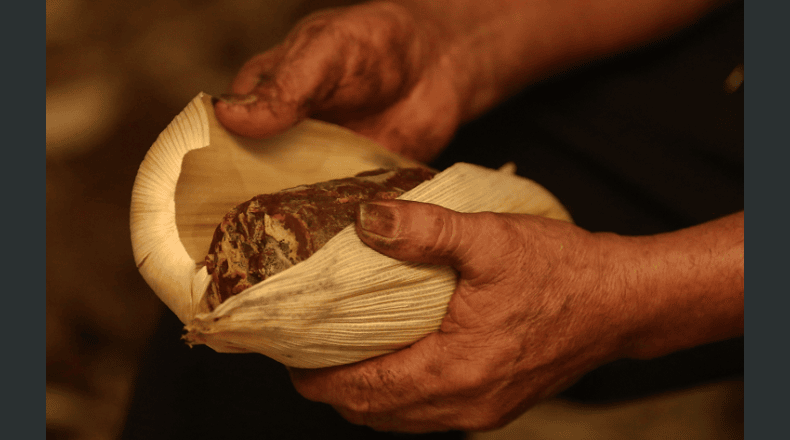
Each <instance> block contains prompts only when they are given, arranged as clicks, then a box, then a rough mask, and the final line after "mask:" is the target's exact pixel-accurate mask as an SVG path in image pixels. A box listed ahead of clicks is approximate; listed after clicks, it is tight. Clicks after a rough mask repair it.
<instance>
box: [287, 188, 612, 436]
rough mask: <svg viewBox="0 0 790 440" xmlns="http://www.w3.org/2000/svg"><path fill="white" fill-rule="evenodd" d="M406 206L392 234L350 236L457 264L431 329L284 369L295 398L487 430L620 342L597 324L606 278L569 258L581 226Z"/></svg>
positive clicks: (396, 419) (385, 419) (380, 423)
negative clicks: (358, 356)
mask: <svg viewBox="0 0 790 440" xmlns="http://www.w3.org/2000/svg"><path fill="white" fill-rule="evenodd" d="M407 205H408V206H406V208H408V209H404V212H402V213H401V217H400V226H398V227H397V228H398V229H399V232H398V234H397V237H396V238H395V239H387V238H382V237H380V236H378V235H376V234H373V233H371V232H370V231H366V230H364V229H362V228H358V233H359V236H360V238H362V240H363V241H364V242H365V243H366V244H368V245H369V246H371V247H373V248H374V249H376V250H378V251H380V252H382V253H384V254H385V255H389V256H392V257H395V258H398V259H403V260H408V261H417V262H424V263H434V264H451V265H452V266H453V267H454V268H455V269H456V270H457V271H458V273H459V282H458V288H457V290H456V292H455V294H454V295H453V297H452V299H451V301H450V304H449V308H448V312H447V315H446V317H445V319H444V321H443V322H442V325H441V329H440V331H439V332H437V333H434V334H431V335H429V336H427V337H426V338H424V339H422V340H420V341H419V342H417V343H416V344H414V345H413V346H411V347H409V348H407V349H405V350H402V351H399V352H396V353H393V354H390V355H386V356H382V357H379V358H374V359H370V360H367V361H363V362H360V363H356V364H353V365H349V366H340V367H333V368H326V369H321V370H297V369H292V370H291V376H292V379H293V383H294V385H295V386H296V389H297V390H298V391H299V392H300V393H301V394H303V395H304V396H305V397H307V398H309V399H312V400H317V401H322V402H327V403H330V404H332V405H334V406H335V408H336V409H337V410H338V411H339V412H340V414H342V415H343V416H344V417H345V418H347V419H348V420H350V421H352V422H354V423H359V424H366V425H369V426H372V427H374V428H376V429H380V430H394V431H407V432H426V431H435V430H447V429H467V430H478V429H489V428H494V427H497V426H501V425H502V424H504V423H505V422H508V421H510V420H511V419H513V418H514V417H516V416H517V415H518V414H520V413H521V412H523V411H524V410H525V409H526V408H527V407H529V406H530V405H532V404H534V403H535V402H536V401H537V400H538V399H540V398H542V397H546V396H550V395H552V394H553V393H555V392H558V391H559V390H560V389H562V388H563V387H565V386H567V385H569V384H570V383H571V382H573V381H574V380H575V379H576V378H578V377H579V376H580V375H581V374H583V373H584V372H586V371H588V370H589V369H591V368H592V367H594V366H595V365H598V364H600V363H602V362H604V361H606V360H608V359H610V358H612V357H613V356H614V355H616V354H617V350H619V347H622V341H621V338H620V335H619V334H618V333H617V332H614V331H613V332H611V333H610V332H608V331H607V330H608V329H607V327H613V328H614V327H615V323H614V322H611V321H609V322H608V324H602V323H607V320H609V319H610V318H611V316H610V315H611V312H612V311H613V310H617V309H618V308H620V307H619V306H618V305H617V301H616V300H615V298H612V297H607V292H605V291H604V290H602V289H600V288H598V287H596V286H602V285H606V280H604V279H602V274H603V273H605V271H603V270H599V268H598V267H596V266H595V264H590V263H586V262H584V263H579V261H586V259H581V258H578V256H579V254H590V253H593V252H600V250H599V249H601V247H600V246H599V245H598V244H597V241H598V239H597V238H596V237H595V236H593V234H590V233H588V232H585V231H583V230H581V229H580V228H577V227H575V226H573V225H571V224H568V223H565V222H560V221H555V220H548V219H543V218H539V217H533V216H526V215H501V214H491V213H481V214H458V213H454V212H452V211H449V210H446V209H443V208H440V207H438V206H434V205H428V204H419V203H409V204H407ZM382 215H383V216H384V217H385V218H386V216H387V215H388V214H387V213H384V214H382ZM382 215H378V216H377V215H376V213H373V214H372V215H371V214H370V213H368V215H367V217H368V219H367V222H368V223H373V224H374V226H373V227H374V228H381V227H382V225H381V223H382V222H381V221H377V220H376V219H377V217H381V216H382ZM384 229H385V230H386V229H387V227H386V226H384ZM524 243H530V246H524V245H523V244H524ZM593 260H594V261H598V262H600V261H601V259H600V258H597V256H596V258H594V259H593ZM568 280H571V281H572V282H571V283H567V281H568Z"/></svg>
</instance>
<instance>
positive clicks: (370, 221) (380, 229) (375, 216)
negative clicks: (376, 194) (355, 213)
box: [359, 202, 400, 238]
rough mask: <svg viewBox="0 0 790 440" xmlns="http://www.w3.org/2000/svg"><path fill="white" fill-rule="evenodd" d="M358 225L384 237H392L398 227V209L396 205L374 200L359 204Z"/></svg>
mask: <svg viewBox="0 0 790 440" xmlns="http://www.w3.org/2000/svg"><path fill="white" fill-rule="evenodd" d="M359 226H360V227H361V228H362V229H363V230H365V231H367V232H369V233H371V234H375V235H378V236H380V237H384V238H394V237H395V236H396V235H398V228H399V227H400V211H399V209H398V208H397V207H395V206H391V205H383V204H379V203H375V202H371V203H363V204H362V205H360V206H359Z"/></svg>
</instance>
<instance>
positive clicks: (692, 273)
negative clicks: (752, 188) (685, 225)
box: [612, 212, 744, 358]
mask: <svg viewBox="0 0 790 440" xmlns="http://www.w3.org/2000/svg"><path fill="white" fill-rule="evenodd" d="M743 224H744V215H743V212H740V213H737V214H733V215H730V216H727V217H724V218H722V219H719V220H716V221H712V222H708V223H705V224H703V225H700V226H696V227H692V228H689V229H684V230H681V231H678V232H673V233H667V234H660V235H656V236H651V237H632V238H624V239H623V240H624V246H623V247H622V248H621V251H622V253H620V254H619V257H616V258H613V260H612V261H615V262H616V263H615V268H616V269H615V271H614V272H613V273H615V274H616V275H615V278H616V279H615V280H613V282H612V285H619V286H622V288H621V289H619V290H618V291H617V297H618V300H619V301H620V302H621V306H620V309H621V310H620V311H621V313H622V315H621V318H622V319H624V321H625V322H626V323H627V324H626V325H625V327H626V328H629V333H628V336H627V337H626V341H628V344H627V345H628V347H627V348H626V353H624V354H625V355H626V356H628V357H635V358H652V357H657V356H662V355H665V354H669V353H671V352H674V351H678V350H682V349H686V348H691V347H694V346H697V345H701V344H705V343H710V342H716V341H720V340H724V339H728V338H732V337H736V336H739V335H742V334H743V326H744V318H743V286H744V265H743V261H744V260H743V255H744V243H743V231H744V229H743Z"/></svg>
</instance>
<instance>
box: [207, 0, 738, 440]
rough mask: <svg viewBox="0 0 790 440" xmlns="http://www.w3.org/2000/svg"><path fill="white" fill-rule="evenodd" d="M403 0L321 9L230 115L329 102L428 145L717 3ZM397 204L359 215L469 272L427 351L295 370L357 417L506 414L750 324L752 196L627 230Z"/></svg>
mask: <svg viewBox="0 0 790 440" xmlns="http://www.w3.org/2000/svg"><path fill="white" fill-rule="evenodd" d="M397 3H399V4H398V5H396V4H393V3H389V2H375V3H370V4H364V5H359V6H353V7H349V8H344V9H336V10H330V11H325V12H321V13H318V14H315V15H312V16H310V17H308V18H306V19H305V20H303V21H302V22H301V23H300V24H299V25H298V26H297V27H296V28H295V29H294V30H293V31H292V32H291V33H290V35H289V36H288V37H287V39H286V40H285V41H284V42H283V43H282V44H281V45H280V46H278V47H276V48H274V49H272V50H270V51H268V52H265V53H263V54H261V55H258V56H256V57H255V58H253V59H252V60H250V61H249V62H248V63H247V64H246V65H245V66H244V67H243V68H242V69H241V71H240V73H239V75H238V76H237V78H236V79H235V81H234V83H233V84H232V88H231V91H232V92H233V93H235V94H239V95H243V96H235V97H229V98H228V99H226V100H225V101H224V102H218V103H217V104H216V105H215V110H216V114H217V118H218V119H219V120H220V122H222V123H223V124H224V125H225V126H226V127H227V128H228V129H230V130H232V131H234V132H237V133H239V134H241V135H245V136H250V137H266V136H269V135H273V134H275V133H279V132H281V131H283V130H286V129H287V128H289V127H290V126H292V125H293V124H295V123H296V122H298V121H299V120H301V119H303V118H305V117H314V118H318V119H323V120H327V121H330V122H334V123H338V124H341V125H344V126H346V127H348V128H351V129H352V130H355V131H357V132H358V133H360V134H362V135H365V136H368V137H369V138H371V139H373V140H375V141H377V142H379V143H380V144H382V145H383V146H385V147H386V148H388V149H390V150H392V151H395V152H398V153H401V154H403V155H405V156H408V157H410V158H413V159H417V160H421V161H428V160H430V159H432V158H434V157H436V156H437V155H438V153H439V152H440V151H441V150H442V148H444V146H445V145H446V144H447V142H448V141H449V140H450V139H451V137H452V136H453V134H454V131H455V130H456V128H457V127H458V125H459V123H461V122H464V121H467V120H470V119H472V118H473V117H475V116H477V115H480V114H482V113H483V112H485V111H486V110H487V109H490V108H491V107H492V106H493V105H495V104H496V103H497V102H501V101H502V100H504V99H506V98H507V96H509V95H510V94H512V93H513V92H514V91H516V90H519V89H521V88H522V87H524V86H526V85H528V84H531V83H533V82H534V81H537V80H540V79H543V78H546V77H548V76H549V75H551V74H552V73H555V72H558V71H560V70H562V69H564V68H568V67H571V66H574V65H578V64H580V63H583V62H587V61H590V60H593V59H596V58H598V57H602V56H609V55H611V54H613V53H616V52H620V51H622V50H625V49H628V48H633V47H639V46H640V45H644V44H645V43H646V42H649V41H655V40H656V39H657V38H660V37H662V36H667V35H669V34H671V33H672V32H674V31H676V30H677V29H680V28H681V27H683V26H686V25H689V24H691V23H694V22H696V21H697V20H699V18H700V17H701V16H702V15H704V13H705V12H706V11H707V10H709V9H710V8H711V7H712V6H714V5H715V3H717V2H715V1H710V0H691V1H689V2H673V1H671V0H600V1H596V2H580V1H573V0H569V1H540V0H538V1H530V2H524V1H520V0H519V1H510V0H496V1H492V2H474V3H470V4H468V5H465V4H463V3H464V2H463V0H458V1H457V2H450V1H436V2H419V1H411V0H402V1H398V2H397ZM247 94H251V95H249V96H247ZM250 98H252V99H250ZM234 101H235V102H237V104H233V102H234ZM239 103H241V104H239ZM379 205H381V206H389V208H390V209H385V208H381V207H379V208H377V209H372V208H371V209H363V212H362V214H361V215H360V219H359V220H358V224H357V232H358V234H359V236H360V238H361V239H362V240H363V241H364V242H365V243H366V244H367V245H369V246H370V247H372V248H373V249H375V250H377V251H379V252H381V253H383V254H385V255H389V256H391V257H394V258H398V259H402V260H406V261H416V262H430V263H437V264H449V265H451V266H453V267H454V268H455V269H456V270H457V271H458V273H459V283H458V287H457V290H456V292H455V294H454V295H453V297H452V299H451V301H450V304H449V308H448V313H447V315H446V317H445V319H444V321H443V323H442V326H441V329H440V330H439V331H438V332H436V333H434V334H431V335H429V336H427V337H425V338H424V339H422V340H420V341H418V342H417V343H415V344H414V345H412V346H411V347H408V348H406V349H403V350H401V351H398V352H396V353H393V354H390V355H386V356H381V357H378V358H374V359H370V360H367V361H363V362H359V363H356V364H352V365H346V366H338V367H332V368H327V369H319V370H297V369H292V370H291V377H292V380H293V383H294V385H295V387H296V389H297V390H298V391H299V392H300V393H301V394H302V395H304V396H305V397H307V398H308V399H312V400H316V401H320V402H326V403H328V404H331V405H332V406H334V407H335V408H336V409H337V410H338V411H339V412H340V414H341V415H343V417H345V418H346V419H348V420H349V421H351V422H353V423H359V424H365V425H369V426H371V427H373V428H375V429H379V430H392V431H406V432H427V431H436V430H448V429H464V430H481V429H490V428H495V427H498V426H502V425H503V424H504V423H507V422H508V421H510V420H513V419H514V418H515V417H517V416H518V415H519V414H520V413H522V412H523V411H525V410H526V409H528V408H529V407H530V406H532V405H533V404H535V403H536V402H538V401H539V400H540V399H542V398H545V397H547V396H551V395H553V394H554V393H556V392H558V391H560V390H561V389H563V388H564V387H566V386H568V385H570V384H571V383H572V382H573V381H575V380H576V379H577V378H579V377H580V376H581V375H583V374H584V373H586V372H588V371H590V370H591V369H593V368H594V367H596V366H598V365H601V364H603V363H606V362H608V361H611V360H614V359H618V358H624V357H631V358H640V359H647V358H652V357H657V356H661V355H665V354H668V353H671V352H673V351H677V350H681V349H685V348H690V347H693V346H695V345H699V344H703V343H707V342H714V341H719V340H723V339H726V338H729V337H734V336H738V335H742V334H743V217H744V216H743V212H741V213H737V214H733V215H731V216H728V217H725V218H723V219H719V220H716V221H713V222H709V223H706V224H703V225H700V226H697V227H694V228H689V229H687V230H682V231H677V232H673V233H668V234H661V235H658V236H651V237H621V236H617V235H615V234H592V233H589V232H587V231H584V230H582V229H580V228H578V227H576V226H574V225H571V224H568V223H564V222H559V221H553V220H547V219H542V218H537V217H533V216H528V215H504V214H491V213H480V214H459V213H454V212H452V211H448V210H445V209H442V208H439V207H435V206H432V205H425V204H419V203H405V202H401V203H398V202H387V203H386V204H379Z"/></svg>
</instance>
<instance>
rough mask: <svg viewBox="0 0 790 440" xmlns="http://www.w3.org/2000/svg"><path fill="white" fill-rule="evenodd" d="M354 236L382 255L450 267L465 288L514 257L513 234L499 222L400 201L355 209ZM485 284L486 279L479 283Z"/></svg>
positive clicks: (494, 218) (490, 215) (504, 222)
mask: <svg viewBox="0 0 790 440" xmlns="http://www.w3.org/2000/svg"><path fill="white" fill-rule="evenodd" d="M356 226H357V234H358V235H359V237H360V239H362V241H364V242H365V243H366V244H367V245H368V246H370V247H372V248H373V249H375V250H377V251H379V252H381V253H382V254H384V255H387V256H390V257H392V258H396V259H399V260H405V261H413V262H418V263H429V264H440V265H450V266H452V267H453V268H455V269H456V270H457V271H458V272H459V273H460V275H461V278H462V279H463V280H466V281H467V282H474V281H475V280H479V281H480V282H490V280H489V279H488V278H490V277H492V276H496V274H498V273H499V272H500V270H498V269H500V268H501V267H502V261H501V260H502V259H503V258H512V257H513V255H515V254H518V247H517V245H516V244H514V243H517V242H518V240H516V238H517V237H516V231H515V229H514V228H513V227H512V225H511V224H510V222H509V221H508V220H507V218H506V217H504V216H498V215H496V214H493V213H478V214H466V213H459V212H455V211H452V210H449V209H445V208H442V207H440V206H437V205H432V204H427V203H416V202H406V201H400V200H391V201H381V202H379V201H377V202H374V203H368V204H365V205H362V206H361V207H360V211H359V215H358V219H357V224H356ZM484 278H485V279H484Z"/></svg>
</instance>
